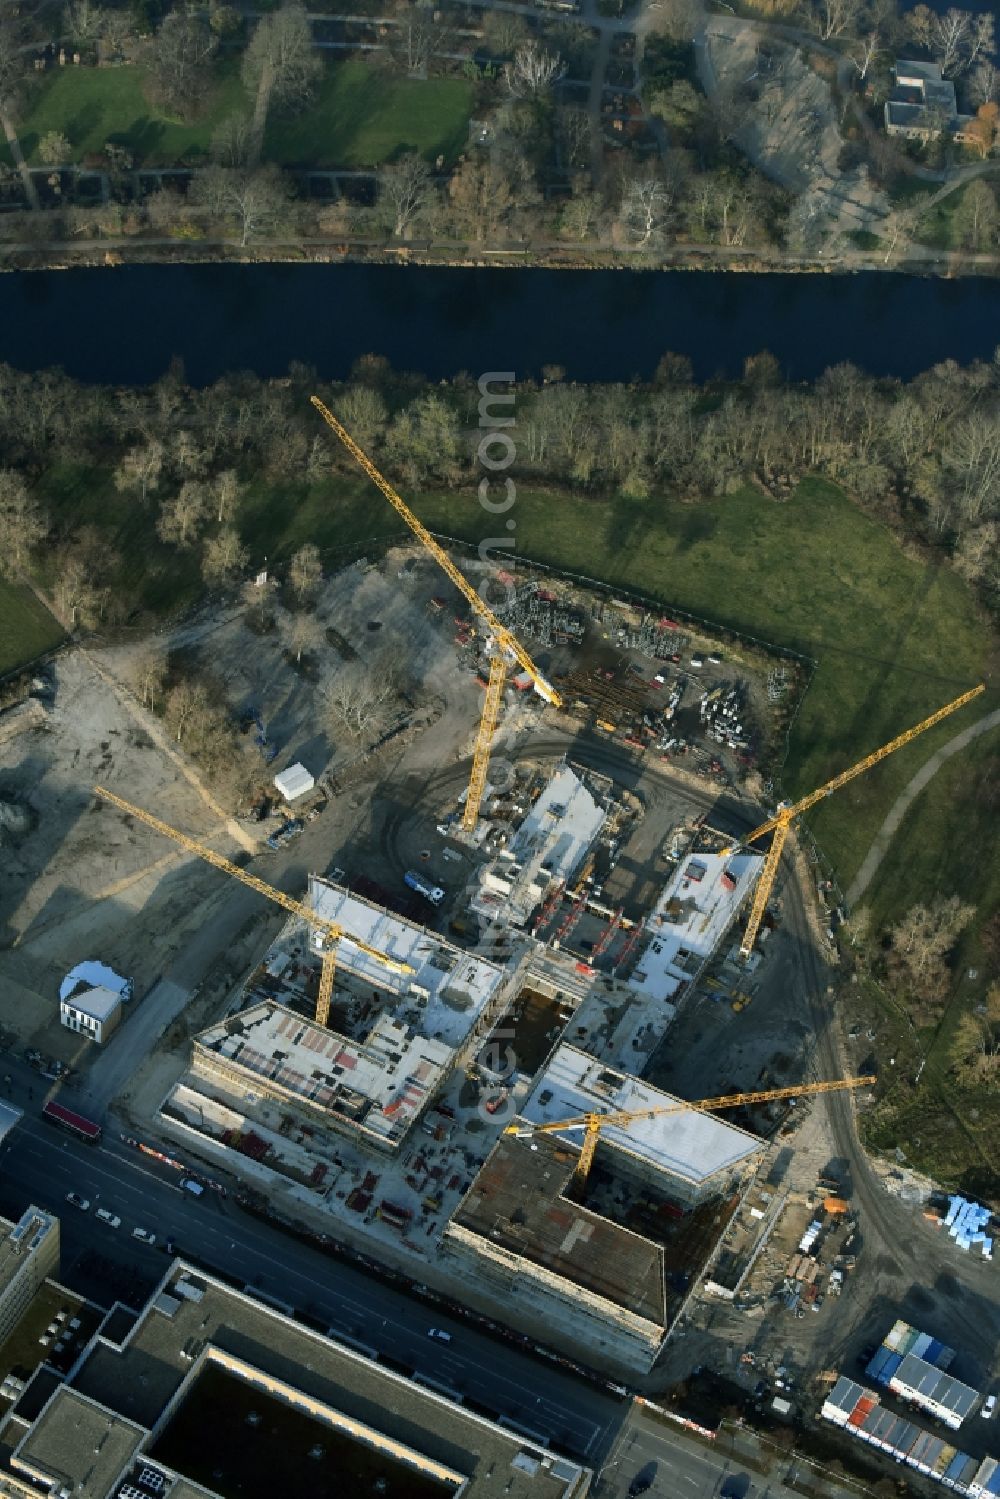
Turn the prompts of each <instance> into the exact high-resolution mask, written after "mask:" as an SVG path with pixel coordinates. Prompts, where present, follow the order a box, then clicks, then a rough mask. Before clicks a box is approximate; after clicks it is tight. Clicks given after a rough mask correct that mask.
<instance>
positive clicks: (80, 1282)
mask: <svg viewBox="0 0 1000 1499" xmlns="http://www.w3.org/2000/svg"><path fill="white" fill-rule="evenodd" d="M70 1191H74V1192H77V1193H79V1194H80V1195H81V1196H83V1197H85V1198H88V1199H89V1200H90V1204H91V1207H90V1210H89V1211H88V1212H81V1211H80V1210H79V1209H78V1208H74V1207H72V1206H71V1205H69V1204H68V1203H67V1202H66V1201H65V1197H66V1193H67V1192H70ZM29 1202H33V1203H36V1204H37V1205H38V1206H40V1207H44V1208H50V1209H51V1210H52V1211H53V1212H55V1213H57V1214H58V1215H59V1217H60V1219H61V1222H62V1271H61V1279H62V1281H63V1283H64V1284H65V1285H66V1286H68V1287H69V1288H70V1289H72V1290H77V1291H79V1292H80V1293H81V1294H84V1295H87V1296H89V1297H90V1298H91V1299H93V1300H96V1301H98V1302H99V1303H101V1304H104V1305H109V1304H110V1303H111V1302H112V1301H113V1300H114V1299H115V1298H116V1296H117V1294H118V1293H119V1289H120V1286H125V1285H127V1284H128V1283H129V1281H130V1279H131V1278H133V1277H137V1278H138V1280H139V1282H141V1283H143V1284H144V1286H149V1287H152V1286H153V1285H154V1284H155V1283H156V1282H157V1281H158V1280H159V1278H160V1276H161V1275H162V1274H163V1273H164V1271H165V1269H166V1265H167V1261H166V1259H165V1256H164V1253H163V1248H164V1245H165V1241H166V1239H167V1238H168V1237H170V1238H173V1239H174V1241H175V1250H176V1253H177V1254H179V1255H184V1254H189V1255H192V1256H195V1257H197V1259H198V1260H199V1261H201V1262H203V1263H204V1264H205V1265H206V1266H207V1267H209V1268H213V1269H218V1270H220V1271H222V1272H224V1273H225V1274H226V1275H228V1276H230V1277H233V1276H236V1277H239V1278H240V1279H241V1280H244V1281H245V1282H246V1283H247V1284H248V1285H249V1286H250V1288H251V1290H252V1291H254V1292H263V1293H264V1294H265V1296H268V1297H273V1298H277V1299H278V1300H280V1301H281V1302H282V1303H284V1304H290V1305H292V1306H294V1307H295V1308H296V1309H297V1310H298V1311H300V1312H306V1313H307V1314H308V1315H309V1317H310V1318H315V1319H317V1320H318V1321H319V1322H320V1323H326V1324H327V1325H328V1326H329V1327H331V1328H332V1329H333V1330H334V1332H338V1331H339V1332H340V1333H341V1334H343V1335H344V1336H345V1337H346V1339H347V1340H349V1341H352V1342H353V1343H354V1344H361V1345H364V1347H365V1348H366V1349H369V1350H371V1351H372V1352H374V1353H389V1354H391V1356H392V1357H393V1358H394V1359H397V1360H400V1361H402V1362H404V1363H406V1364H408V1365H410V1366H412V1367H413V1368H414V1370H415V1371H416V1372H417V1373H418V1374H420V1375H421V1376H422V1377H424V1378H427V1379H430V1380H433V1381H436V1382H437V1383H438V1384H439V1385H442V1386H445V1387H446V1388H447V1389H448V1390H449V1391H451V1392H457V1393H459V1394H462V1395H465V1396H470V1397H471V1398H472V1399H474V1400H476V1401H478V1402H481V1403H482V1404H483V1405H486V1406H488V1407H489V1408H490V1409H491V1410H492V1411H495V1412H496V1413H497V1414H498V1415H500V1416H503V1417H507V1418H509V1419H511V1420H513V1421H515V1422H517V1423H518V1424H519V1425H520V1426H522V1427H525V1428H527V1429H528V1430H530V1431H532V1432H536V1433H538V1434H540V1435H543V1436H546V1437H548V1438H549V1440H550V1441H551V1442H552V1444H553V1446H554V1447H557V1448H561V1449H564V1450H567V1451H570V1452H573V1453H574V1454H576V1455H578V1456H580V1457H582V1458H584V1459H585V1460H586V1461H587V1462H588V1463H594V1464H597V1463H598V1462H599V1461H600V1459H601V1457H602V1455H603V1454H604V1453H605V1452H606V1451H607V1450H608V1448H609V1447H610V1445H611V1442H612V1441H613V1439H614V1435H615V1434H616V1433H617V1431H618V1429H619V1427H620V1423H621V1420H622V1416H623V1414H624V1413H625V1411H626V1410H627V1406H625V1405H624V1404H623V1403H622V1402H621V1401H620V1400H618V1399H616V1398H615V1397H614V1396H612V1395H609V1394H607V1393H606V1392H604V1391H602V1390H601V1389H599V1388H598V1387H597V1386H595V1385H591V1384H589V1383H588V1382H586V1381H584V1380H580V1379H577V1378H576V1377H575V1376H573V1375H571V1374H569V1373H567V1372H565V1371H563V1370H562V1369H559V1368H556V1367H553V1366H552V1365H551V1364H549V1363H548V1362H546V1361H544V1360H542V1359H535V1358H533V1357H532V1356H531V1355H530V1354H529V1353H525V1352H523V1351H522V1350H520V1349H518V1348H514V1347H512V1346H510V1345H509V1344H508V1343H506V1342H505V1341H503V1340H502V1339H499V1338H498V1339H496V1340H494V1339H493V1338H492V1337H491V1336H489V1335H488V1334H486V1333H482V1332H479V1331H477V1330H475V1329H473V1328H472V1327H471V1326H470V1325H469V1324H468V1323H466V1322H464V1321H462V1320H461V1319H460V1318H454V1317H450V1316H449V1315H448V1314H447V1313H446V1312H443V1311H442V1310H440V1309H439V1308H437V1307H435V1306H433V1305H425V1304H423V1303H422V1302H421V1301H419V1300H418V1299H416V1298H414V1297H411V1296H408V1295H407V1294H405V1293H404V1292H403V1291H399V1290H396V1289H395V1288H394V1287H392V1286H389V1285H386V1284H385V1283H384V1282H383V1281H381V1280H379V1279H378V1278H377V1277H376V1276H372V1275H368V1274H366V1273H365V1272H364V1271H363V1270H361V1269H359V1268H357V1267H355V1266H353V1265H350V1264H345V1263H344V1262H342V1261H340V1260H337V1259H332V1258H330V1257H328V1256H326V1255H324V1254H322V1253H321V1252H320V1251H319V1250H315V1249H311V1248H310V1247H309V1246H308V1245H304V1244H301V1243H299V1241H298V1240H296V1239H294V1238H292V1237H290V1236H288V1235H286V1234H284V1233H282V1232H280V1231H279V1230H277V1229H274V1228H271V1227H269V1225H267V1224H266V1223H262V1222H260V1221H259V1220H258V1219H256V1218H251V1217H248V1216H247V1215H246V1214H245V1213H244V1212H242V1211H241V1210H240V1209H239V1208H238V1207H236V1206H235V1204H234V1203H233V1202H232V1201H231V1200H222V1199H221V1198H220V1197H219V1196H218V1195H217V1194H215V1193H212V1192H206V1193H205V1194H204V1196H202V1197H199V1198H196V1197H194V1196H192V1195H191V1194H190V1193H188V1192H186V1191H184V1190H183V1189H182V1188H181V1186H180V1184H179V1179H178V1175H177V1173H176V1172H174V1171H172V1170H171V1169H170V1168H168V1167H165V1166H160V1165H158V1164H157V1163H156V1162H155V1161H152V1160H149V1159H147V1157H145V1156H141V1155H139V1154H138V1153H137V1152H136V1151H135V1150H134V1149H133V1148H130V1147H128V1146H125V1145H123V1144H121V1143H120V1142H119V1141H118V1140H117V1139H114V1138H112V1137H111V1135H110V1134H106V1135H105V1138H104V1141H103V1142H102V1144H101V1145H99V1146H86V1145H83V1144H79V1143H78V1142H77V1141H75V1140H73V1139H72V1138H70V1137H64V1136H63V1135H62V1134H61V1133H59V1132H58V1131H56V1130H54V1129H53V1128H52V1127H51V1126H49V1125H46V1124H44V1123H43V1122H42V1121H41V1120H40V1119H39V1118H38V1117H37V1116H34V1115H26V1116H25V1118H24V1120H22V1122H21V1123H20V1124H19V1125H18V1126H17V1127H16V1128H15V1130H14V1131H13V1132H12V1133H11V1135H10V1136H9V1137H8V1139H7V1141H6V1142H5V1144H4V1147H3V1149H2V1151H0V1212H2V1213H4V1214H5V1215H6V1216H8V1217H11V1216H13V1217H19V1216H20V1214H21V1213H22V1212H23V1210H24V1208H25V1207H26V1206H27V1205H28V1203H29ZM98 1207H105V1208H108V1209H109V1210H110V1211H111V1212H113V1213H116V1214H118V1216H119V1217H120V1218H121V1220H122V1226H121V1228H119V1229H113V1228H109V1227H108V1226H106V1225H105V1224H104V1223H102V1222H101V1221H100V1220H99V1219H98V1218H96V1217H95V1209H96V1208H98ZM137 1226H138V1227H141V1228H145V1229H148V1230H149V1231H150V1232H152V1233H154V1234H156V1235H157V1240H158V1242H157V1246H156V1248H153V1249H151V1248H149V1247H147V1246H145V1245H143V1244H141V1243H139V1242H138V1241H137V1240H135V1239H133V1238H132V1229H133V1228H134V1227H137ZM95 1251H96V1252H97V1253H99V1254H101V1255H103V1256H105V1257H106V1258H108V1259H111V1260H113V1261H114V1263H115V1265H116V1266H117V1267H119V1270H120V1274H121V1280H120V1282H117V1283H116V1280H115V1279H114V1278H112V1279H111V1280H105V1281H103V1282H101V1281H96V1282H95V1280H94V1277H93V1273H92V1269H91V1266H90V1261H92V1259H93V1255H94V1252H95ZM88 1252H89V1253H88ZM133 1283H134V1281H133ZM430 1327H438V1328H442V1329H444V1330H446V1331H448V1332H450V1333H451V1335H452V1341H451V1342H450V1343H447V1344H445V1343H442V1342H438V1341H435V1340H432V1339H429V1338H428V1336H427V1333H428V1329H429V1328H430Z"/></svg>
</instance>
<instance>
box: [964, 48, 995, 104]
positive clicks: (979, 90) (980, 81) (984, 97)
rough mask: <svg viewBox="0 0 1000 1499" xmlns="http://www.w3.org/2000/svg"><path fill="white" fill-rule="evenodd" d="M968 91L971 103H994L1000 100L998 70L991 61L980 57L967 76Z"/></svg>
mask: <svg viewBox="0 0 1000 1499" xmlns="http://www.w3.org/2000/svg"><path fill="white" fill-rule="evenodd" d="M969 93H970V95H971V97H972V102H973V104H977V105H978V104H995V103H996V102H997V101H998V100H1000V71H998V70H997V69H996V68H995V67H994V65H993V63H991V62H987V61H986V60H985V58H980V59H979V61H978V62H977V63H976V65H975V67H974V68H973V69H972V72H971V74H970V76H969Z"/></svg>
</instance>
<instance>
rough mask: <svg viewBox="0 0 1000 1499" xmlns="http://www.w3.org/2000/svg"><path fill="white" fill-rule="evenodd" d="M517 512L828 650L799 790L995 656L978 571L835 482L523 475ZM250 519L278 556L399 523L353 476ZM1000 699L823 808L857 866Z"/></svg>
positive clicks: (751, 620)
mask: <svg viewBox="0 0 1000 1499" xmlns="http://www.w3.org/2000/svg"><path fill="white" fill-rule="evenodd" d="M276 499H278V500H279V503H277V504H275V501H276ZM416 509H417V510H418V511H419V513H420V516H421V518H422V519H423V520H425V521H426V522H427V523H428V524H429V525H432V526H433V527H435V528H436V529H440V530H442V531H446V532H448V533H450V534H452V535H456V536H462V537H464V538H467V539H468V540H470V541H476V542H479V541H481V540H482V539H483V537H484V535H486V534H487V533H488V531H489V529H490V527H489V522H488V518H487V517H485V516H484V514H483V512H482V510H481V509H480V507H479V504H478V502H477V499H476V495H475V491H474V489H473V488H472V486H471V485H470V487H469V491H468V493H465V492H462V493H459V494H451V495H425V496H422V497H420V498H418V500H417V501H416ZM276 515H277V516H281V518H282V519H281V525H280V529H279V530H278V531H277V533H275V531H274V529H273V518H274V517H275V516H276ZM512 515H513V517H515V518H516V522H517V529H516V546H517V551H518V552H519V553H521V554H522V555H524V556H526V557H534V558H537V559H538V560H540V561H547V562H551V563H556V564H559V565H560V566H563V567H565V568H567V569H569V570H572V571H575V572H580V573H583V574H587V575H590V576H592V577H595V578H602V579H605V580H607V581H609V582H612V583H617V584H621V585H623V586H624V585H628V586H630V587H631V588H633V589H635V590H637V591H640V592H644V593H648V594H650V595H652V596H654V597H656V598H658V599H661V600H663V601H664V602H666V603H670V604H673V605H675V606H676V607H677V608H679V609H686V610H689V611H690V612H691V613H694V614H700V615H703V616H704V617H706V618H708V619H714V620H717V621H718V622H720V623H722V624H726V625H729V626H732V627H733V628H736V629H740V630H744V631H746V632H747V633H751V634H754V635H757V636H759V637H761V638H762V639H764V640H768V641H772V642H774V643H776V644H779V645H784V646H787V647H791V648H793V649H795V650H799V651H802V652H804V653H806V654H808V655H810V656H812V657H814V658H816V660H817V662H818V665H817V670H816V674H815V677H814V679H813V682H812V685H811V686H810V688H809V691H808V693H807V695H806V698H805V700H804V703H803V706H802V711H801V713H800V715H799V718H798V720H797V722H796V724H795V727H794V730H793V733H792V736H791V743H790V748H789V758H788V765H787V770H786V775H785V781H784V790H785V791H786V792H787V793H789V794H793V795H794V794H802V793H803V792H805V791H808V790H811V789H812V788H813V787H814V786H816V785H818V784H820V783H821V782H822V781H823V780H825V779H827V778H828V777H829V776H830V775H832V774H835V773H836V772H837V771H838V770H839V769H841V768H843V767H845V766H847V765H850V764H853V762H854V761H855V760H857V759H859V758H860V757H861V756H862V755H863V754H865V753H866V752H867V751H868V750H870V749H874V748H876V747H877V746H878V745H880V744H882V743H884V742H885V741H886V740H888V739H891V738H892V737H893V736H894V735H895V734H897V733H899V732H900V731H901V730H902V729H904V728H906V727H907V726H909V725H910V724H912V723H914V722H916V721H917V720H918V719H920V718H921V717H923V716H925V715H926V714H928V713H930V712H932V711H933V710H934V708H936V707H938V706H940V705H941V704H943V703H946V702H948V701H950V699H952V698H953V697H956V696H958V694H959V693H960V692H961V691H963V690H964V689H965V688H966V687H968V686H971V685H972V684H973V683H975V682H976V681H978V680H980V678H981V676H982V674H983V672H984V670H985V669H986V660H987V655H988V651H989V648H990V637H989V632H988V630H987V629H986V627H985V626H984V625H983V624H982V623H981V622H980V620H979V618H978V615H977V612H976V608H975V605H974V603H973V600H972V598H971V595H970V594H969V592H968V590H967V589H966V588H965V587H964V585H963V584H962V583H961V581H960V580H959V579H958V578H957V577H956V576H955V575H954V574H953V573H952V572H951V571H950V570H947V569H946V568H944V567H943V566H938V565H937V564H930V565H928V564H924V563H921V562H917V561H911V560H909V559H908V558H906V557H905V556H904V555H903V553H902V552H901V551H900V549H899V547H898V546H897V544H896V543H895V541H894V540H893V538H892V536H891V535H890V534H889V533H888V532H887V531H886V530H885V529H884V528H882V527H881V526H879V525H877V524H876V523H875V522H873V521H871V520H868V519H867V518H866V517H865V516H863V515H862V514H861V513H860V512H859V511H858V509H857V507H856V506H855V505H853V504H852V503H851V501H850V500H849V499H848V498H847V496H846V495H844V494H843V493H842V492H841V491H840V490H839V489H837V488H836V487H835V486H834V485H831V484H826V483H823V482H820V481H814V480H808V481H806V482H805V483H803V484H802V485H800V487H799V489H798V491H797V493H796V495H795V496H794V498H793V499H792V500H791V501H790V502H788V503H787V504H776V503H775V502H774V501H773V500H769V499H766V498H764V497H763V496H761V495H760V494H758V493H757V492H756V491H754V490H743V491H741V492H740V493H738V494H734V495H731V496H728V497H726V498H724V499H721V500H716V501H713V502H711V503H710V504H706V505H702V506H699V507H692V506H687V505H681V504H678V503H676V502H674V501H670V500H665V499H662V498H658V499H652V500H650V501H647V502H645V503H636V504H633V503H630V502H625V501H618V502H610V501H598V500H590V499H587V498H583V497H579V496H572V497H567V496H554V495H551V494H546V493H544V492H539V491H534V492H533V491H530V490H527V489H523V490H518V496H517V506H516V509H515V510H514V511H513V512H512ZM243 527H244V529H245V530H246V531H247V532H248V539H250V540H251V542H252V543H253V544H254V545H255V546H256V547H259V548H260V550H261V551H264V550H269V551H270V554H271V555H276V554H277V553H280V552H281V551H286V552H289V551H291V550H293V549H294V547H295V546H298V545H301V543H302V542H303V541H305V540H308V539H313V540H315V541H317V542H318V543H319V544H320V545H321V546H324V547H331V548H333V547H336V546H337V545H338V544H344V543H348V542H351V541H353V540H355V539H357V538H359V537H365V536H370V535H377V534H387V533H390V532H391V533H392V534H395V532H396V530H397V529H398V527H397V525H396V524H394V518H393V517H391V516H390V515H387V513H386V508H385V505H384V502H383V501H382V500H381V498H380V497H379V496H378V495H377V494H376V493H375V492H374V490H372V489H371V488H370V487H367V486H359V485H358V484H357V483H356V482H355V481H353V480H338V481H337V482H336V484H335V485H331V486H329V487H327V486H317V487H316V488H314V489H312V490H307V489H289V490H288V491H286V492H284V493H283V494H282V495H281V496H280V497H278V496H276V495H275V494H274V493H273V492H269V493H266V492H264V491H257V492H255V494H254V495H253V497H252V498H251V501H250V502H249V504H248V509H247V512H246V514H245V517H244V521H243ZM992 702H993V699H992V696H991V695H988V696H987V697H985V698H983V699H981V700H980V701H979V702H977V703H976V705H975V706H974V708H971V709H969V710H967V711H966V712H964V713H963V714H960V715H959V716H958V717H957V718H956V719H954V720H953V721H952V722H951V723H950V724H949V723H947V722H946V723H944V724H942V725H940V726H939V727H938V728H937V729H936V730H932V731H931V732H930V733H929V734H927V735H925V736H924V737H923V738H922V739H921V740H920V741H919V742H918V743H915V744H914V745H912V746H908V747H907V748H906V749H905V750H901V751H900V752H898V753H897V754H896V755H895V756H893V757H892V759H890V760H888V761H886V762H885V764H883V765H881V766H879V767H877V768H876V769H875V770H874V771H872V772H871V773H870V774H869V775H867V776H866V777H864V778H863V779H859V781H858V782H857V783H856V784H855V785H854V786H853V787H850V788H848V789H846V790H845V791H843V792H841V793H840V794H839V796H838V797H837V798H836V799H835V800H833V799H831V801H830V802H829V803H828V804H827V805H826V806H824V807H823V808H822V810H821V811H818V812H817V813H816V814H814V816H813V817H812V819H811V820H812V825H813V827H814V830H815V832H816V835H817V837H818V838H819V840H820V842H821V844H822V846H823V848H824V849H825V850H826V852H827V853H828V854H829V856H830V858H831V859H832V860H833V862H834V864H835V867H836V869H837V872H838V874H839V876H840V878H841V880H842V882H844V883H845V884H846V882H847V881H848V880H849V879H850V878H851V876H852V875H853V873H854V872H855V870H856V869H857V867H858V865H859V863H860V862H861V859H862V858H863V856H864V854H865V852H866V850H867V848H868V846H869V844H870V842H871V840H872V837H873V836H874V833H875V831H876V830H877V828H878V826H879V824H880V822H881V820H882V818H883V816H884V815H885V812H886V810H887V809H888V807H889V806H890V805H891V802H892V800H893V799H894V797H895V796H896V794H897V792H898V791H899V790H900V789H901V788H902V787H903V786H904V785H905V783H906V782H907V780H908V779H909V778H910V776H911V775H912V774H913V772H914V771H915V770H916V769H917V767H918V766H919V765H920V764H922V763H923V761H924V759H925V758H926V757H927V755H928V754H929V753H930V752H931V751H932V750H933V748H935V746H936V745H938V744H940V743H942V742H944V741H945V740H946V739H948V738H949V737H950V736H951V735H952V734H954V733H956V732H957V731H958V729H959V728H961V727H962V726H964V725H965V724H966V723H968V722H971V721H972V718H973V717H974V716H978V715H980V714H981V713H983V712H986V711H988V709H989V707H990V706H992ZM929 795H933V789H932V790H931V791H930V792H929Z"/></svg>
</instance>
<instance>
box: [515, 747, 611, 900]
mask: <svg viewBox="0 0 1000 1499" xmlns="http://www.w3.org/2000/svg"><path fill="white" fill-rule="evenodd" d="M607 815H608V814H607V810H606V809H605V808H604V807H602V806H601V804H600V802H599V801H598V800H597V799H596V797H594V795H593V794H592V793H591V792H590V791H589V790H588V789H587V787H586V786H585V785H584V783H583V781H582V780H581V779H580V777H579V776H578V775H577V773H576V771H575V770H573V769H572V768H571V767H570V766H569V765H561V766H560V767H559V769H558V770H557V771H556V773H555V774H554V775H553V777H552V779H551V780H550V781H549V783H548V785H547V786H546V787H545V789H544V791H543V792H542V793H541V795H540V796H539V798H538V800H537V801H536V802H535V804H534V806H533V807H532V808H531V810H530V811H529V812H528V814H527V815H526V817H525V818H524V821H523V822H522V823H521V826H520V827H519V828H518V829H517V831H516V832H515V834H514V836H513V838H512V839H511V843H510V852H511V853H512V854H513V855H514V857H515V858H516V859H517V860H518V861H519V862H520V863H521V864H522V865H524V866H527V865H528V864H531V865H532V866H533V867H534V868H535V869H540V868H541V865H542V864H544V865H545V869H544V873H545V875H546V876H547V877H548V878H549V879H551V880H568V879H569V877H570V875H572V874H573V872H574V871H575V869H576V868H577V866H578V864H579V863H580V860H581V859H582V858H583V856H584V855H585V854H586V852H587V850H588V849H589V848H590V845H591V844H592V843H593V841H594V839H595V838H596V837H597V835H598V833H599V832H600V831H601V828H602V827H603V826H604V821H605V819H606V817H607Z"/></svg>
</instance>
